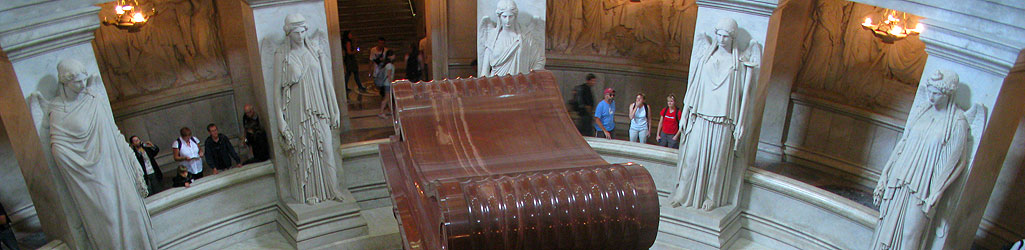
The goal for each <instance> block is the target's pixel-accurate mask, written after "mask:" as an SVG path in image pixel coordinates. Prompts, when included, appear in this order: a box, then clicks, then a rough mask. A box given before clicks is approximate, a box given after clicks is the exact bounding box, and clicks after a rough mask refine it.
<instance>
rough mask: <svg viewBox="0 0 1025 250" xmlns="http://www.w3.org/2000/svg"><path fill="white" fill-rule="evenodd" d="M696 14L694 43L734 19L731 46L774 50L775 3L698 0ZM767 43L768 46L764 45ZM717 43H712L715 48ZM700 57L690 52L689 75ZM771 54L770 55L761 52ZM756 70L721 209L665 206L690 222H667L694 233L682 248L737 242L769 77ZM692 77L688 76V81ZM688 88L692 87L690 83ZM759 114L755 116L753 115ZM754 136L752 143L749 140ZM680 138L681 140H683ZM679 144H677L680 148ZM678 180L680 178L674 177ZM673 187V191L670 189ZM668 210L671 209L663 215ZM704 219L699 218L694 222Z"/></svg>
mask: <svg viewBox="0 0 1025 250" xmlns="http://www.w3.org/2000/svg"><path fill="white" fill-rule="evenodd" d="M697 5H698V15H697V20H696V25H695V32H694V33H695V40H697V39H699V38H702V36H713V37H714V36H715V27H716V24H717V22H719V20H720V19H723V18H731V19H733V20H735V21H736V23H737V26H738V27H739V29H737V30H736V31H735V32H734V37H733V39H734V40H733V44H734V46H737V51H745V50H746V49H748V46H749V44H752V43H753V42H757V43H758V44H762V45H765V48H767V49H768V48H773V47H770V46H775V43H774V42H773V41H769V40H767V39H770V38H771V39H775V38H776V37H775V36H773V35H771V34H770V33H769V31H770V30H773V31H776V29H772V28H771V27H773V26H772V25H778V23H779V22H778V20H777V19H779V18H778V17H776V16H777V14H775V13H774V12H777V7H778V5H779V3H778V2H777V1H763V0H730V1H713V0H699V1H697ZM767 42H768V43H767ZM714 44H715V42H713V46H714ZM695 53H698V52H697V50H695V51H692V54H691V58H692V60H691V62H692V63H691V64H690V65H691V66H690V69H689V70H688V72H689V74H698V72H696V69H695V67H697V63H694V62H695V60H697V59H696V58H697V57H698V56H697V55H695ZM764 54H771V53H764ZM771 61H772V58H771V57H770V58H762V62H763V63H762V65H763V66H764V65H765V63H764V62H771ZM754 70H755V72H757V75H759V76H757V78H756V79H754V80H753V81H752V85H754V86H751V87H750V90H751V91H752V92H751V93H745V94H746V96H747V98H748V100H745V101H744V102H743V103H746V104H744V105H743V106H742V107H741V108H740V113H741V116H744V117H745V118H743V121H742V124H737V125H738V126H743V127H744V131H745V132H744V135H743V136H742V137H741V138H740V139H739V140H737V141H736V142H735V143H737V144H738V146H737V147H736V148H737V151H736V157H734V158H733V159H730V160H732V161H733V164H732V169H730V170H728V171H726V172H727V173H729V175H728V176H726V177H725V179H724V180H723V181H724V184H723V185H724V186H725V189H726V190H728V191H726V193H724V194H723V197H724V198H722V199H724V202H723V203H724V204H723V206H721V207H718V208H715V209H713V210H710V211H703V210H699V209H692V208H682V207H681V208H668V207H663V213H665V214H672V215H673V216H674V217H678V218H691V219H687V220H680V221H687V223H683V224H680V225H677V224H670V225H667V227H673V230H677V231H679V232H682V233H683V234H682V235H694V236H695V237H687V238H689V240H687V241H681V242H679V243H678V244H683V245H684V246H686V247H689V248H694V249H719V248H723V249H725V248H729V247H730V246H731V245H732V244H734V243H735V242H736V240H737V232H738V231H739V228H740V225H739V220H737V219H736V218H737V217H738V214H739V211H740V210H741V208H740V207H738V206H737V205H736V204H737V200H738V199H739V194H740V189H741V188H740V187H741V181H742V179H743V174H744V173H745V172H746V169H747V166H748V164H749V162H750V161H753V160H754V150H756V147H757V142H758V140H757V138H758V130H759V125H760V124H761V113H762V112H761V111H762V110H763V106H764V103H765V101H764V99H765V89H766V88H765V86H764V85H765V84H764V83H765V82H766V81H763V80H760V79H768V77H769V76H768V75H766V73H764V72H765V69H764V68H762V67H759V68H756V69H754ZM688 79H692V78H688ZM687 84H689V85H690V84H693V83H690V82H688V83H687ZM678 98H679V99H678V101H677V102H678V103H682V102H681V101H683V97H682V96H680V97H678ZM756 111H757V112H756ZM752 138H755V139H752ZM681 140H682V139H681ZM682 147H683V146H681V148H682ZM677 167H678V168H680V167H692V166H684V165H683V162H682V159H681V161H680V162H678V163H677ZM677 178H679V177H677ZM674 188H675V187H674ZM666 210H669V211H666ZM696 218H703V219H696Z"/></svg>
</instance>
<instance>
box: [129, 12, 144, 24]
mask: <svg viewBox="0 0 1025 250" xmlns="http://www.w3.org/2000/svg"><path fill="white" fill-rule="evenodd" d="M132 22H133V23H142V22H146V17H145V16H143V15H142V13H139V12H135V14H134V15H132Z"/></svg>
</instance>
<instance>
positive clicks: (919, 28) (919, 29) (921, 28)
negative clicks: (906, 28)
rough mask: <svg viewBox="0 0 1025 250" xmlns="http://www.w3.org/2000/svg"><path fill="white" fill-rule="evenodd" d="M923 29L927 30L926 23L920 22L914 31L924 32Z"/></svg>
mask: <svg viewBox="0 0 1025 250" xmlns="http://www.w3.org/2000/svg"><path fill="white" fill-rule="evenodd" d="M923 30H925V25H922V23H918V24H916V25H915V29H914V30H913V31H914V32H915V33H922V31H923Z"/></svg>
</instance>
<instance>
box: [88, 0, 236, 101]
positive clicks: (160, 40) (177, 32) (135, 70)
mask: <svg viewBox="0 0 1025 250" xmlns="http://www.w3.org/2000/svg"><path fill="white" fill-rule="evenodd" d="M155 5H156V8H157V9H158V11H159V13H158V14H157V15H156V16H153V17H152V18H151V20H150V21H149V22H147V24H146V26H145V27H143V28H142V29H141V30H140V31H139V32H136V33H128V32H127V31H124V30H118V29H116V28H114V27H111V26H103V27H100V28H99V29H97V30H96V40H94V41H93V46H94V48H95V50H96V56H97V59H98V60H97V61H99V68H100V71H101V72H102V73H103V75H104V76H105V77H106V79H105V80H106V81H107V92H108V93H110V100H111V102H112V103H114V102H118V101H122V100H126V99H130V98H133V97H136V96H140V95H146V94H153V93H158V92H160V91H162V90H167V89H171V88H176V87H182V86H185V85H190V84H197V83H204V82H209V81H212V80H219V79H226V78H228V70H227V64H226V63H225V60H224V56H223V54H222V50H221V46H220V37H219V35H218V32H219V27H218V24H217V8H215V6H214V2H213V1H202V0H158V1H155ZM102 7H103V12H108V11H111V9H112V8H113V3H112V2H111V3H106V4H103V5H102Z"/></svg>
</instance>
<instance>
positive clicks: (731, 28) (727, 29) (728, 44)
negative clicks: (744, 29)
mask: <svg viewBox="0 0 1025 250" xmlns="http://www.w3.org/2000/svg"><path fill="white" fill-rule="evenodd" d="M736 34H737V21H735V20H733V19H732V18H722V19H719V22H718V23H716V24H715V42H716V44H718V45H719V47H722V48H724V49H732V48H733V38H735V37H736V36H735V35H736Z"/></svg>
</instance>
